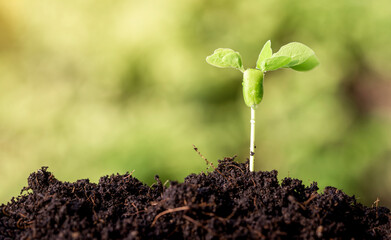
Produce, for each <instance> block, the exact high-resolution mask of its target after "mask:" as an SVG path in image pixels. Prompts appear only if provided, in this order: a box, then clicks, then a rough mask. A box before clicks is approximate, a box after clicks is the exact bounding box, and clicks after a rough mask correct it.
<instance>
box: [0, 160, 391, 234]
mask: <svg viewBox="0 0 391 240" xmlns="http://www.w3.org/2000/svg"><path fill="white" fill-rule="evenodd" d="M22 192H24V194H22V195H20V196H19V197H17V198H13V199H12V200H11V201H10V202H9V203H8V204H6V205H1V206H0V239H1V240H2V239H390V238H391V220H390V218H391V215H390V210H389V209H387V208H384V207H371V208H369V207H365V206H363V205H361V204H360V203H357V202H356V199H355V198H354V197H351V196H348V195H346V194H345V193H343V192H342V191H340V190H338V189H336V188H333V187H327V188H325V189H324V191H323V193H321V194H320V193H318V187H317V184H316V183H313V184H311V185H310V186H309V187H306V186H304V185H303V184H302V181H300V180H298V179H292V178H285V179H283V180H282V181H281V183H279V181H278V180H277V171H271V172H250V171H248V165H247V163H237V162H235V161H234V159H233V158H226V159H224V160H222V161H219V165H218V167H217V168H216V169H215V170H214V171H213V172H210V173H207V174H206V173H201V174H191V175H189V176H188V177H186V178H185V181H184V183H178V182H171V184H170V186H169V187H165V186H163V184H162V183H161V181H160V180H159V177H158V176H156V183H155V184H153V186H151V187H148V186H146V185H145V184H143V183H141V182H140V181H139V180H137V179H136V178H134V177H132V176H131V174H129V173H127V174H125V175H118V174H117V175H111V176H105V177H102V178H101V179H100V180H99V183H98V184H95V183H90V182H89V180H88V179H84V180H79V181H77V182H75V183H69V182H61V181H59V180H57V179H56V178H55V177H54V176H53V174H52V173H50V172H48V171H47V168H46V167H43V168H42V169H40V170H38V171H37V172H35V173H32V174H31V175H30V177H29V178H28V187H26V188H24V189H23V190H22Z"/></svg>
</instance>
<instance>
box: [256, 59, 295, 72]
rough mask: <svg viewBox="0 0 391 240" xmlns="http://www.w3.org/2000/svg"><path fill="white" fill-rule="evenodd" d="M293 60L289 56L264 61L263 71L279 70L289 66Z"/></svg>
mask: <svg viewBox="0 0 391 240" xmlns="http://www.w3.org/2000/svg"><path fill="white" fill-rule="evenodd" d="M291 60H292V59H291V58H290V57H287V56H278V57H271V58H268V59H266V60H265V61H264V63H263V66H262V68H261V69H262V71H263V72H267V71H274V70H277V69H279V68H283V67H285V66H286V65H287V64H289V63H290V62H291Z"/></svg>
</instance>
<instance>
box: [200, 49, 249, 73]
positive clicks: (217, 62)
mask: <svg viewBox="0 0 391 240" xmlns="http://www.w3.org/2000/svg"><path fill="white" fill-rule="evenodd" d="M206 61H207V62H208V63H209V64H210V65H213V66H216V67H220V68H228V67H231V68H236V69H239V70H241V71H244V69H243V64H242V57H241V56H240V54H239V53H238V52H235V51H234V50H232V49H229V48H218V49H216V50H215V51H214V52H213V54H212V55H210V56H208V57H207V58H206Z"/></svg>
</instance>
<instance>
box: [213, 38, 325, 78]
mask: <svg viewBox="0 0 391 240" xmlns="http://www.w3.org/2000/svg"><path fill="white" fill-rule="evenodd" d="M206 61H207V62H208V63H209V64H211V65H213V66H216V67H220V68H227V67H231V68H236V69H238V70H240V71H242V72H243V71H244V68H243V63H242V57H241V56H240V54H239V53H238V52H235V51H234V50H232V49H229V48H219V49H216V50H215V51H214V53H213V54H212V55H210V56H208V57H207V58H206ZM318 64H319V61H318V59H317V57H316V56H315V53H314V51H313V50H312V49H311V48H309V47H307V46H306V45H304V44H302V43H298V42H292V43H288V44H287V45H284V46H282V47H281V48H280V50H279V51H278V52H276V53H275V54H273V51H272V48H271V42H270V40H269V41H267V42H266V43H265V45H264V46H263V48H262V50H261V53H260V54H259V57H258V60H257V64H256V67H257V68H258V69H259V70H261V71H262V72H268V71H274V70H277V69H279V68H291V69H293V70H296V71H308V70H311V69H313V68H314V67H316V66H317V65H318Z"/></svg>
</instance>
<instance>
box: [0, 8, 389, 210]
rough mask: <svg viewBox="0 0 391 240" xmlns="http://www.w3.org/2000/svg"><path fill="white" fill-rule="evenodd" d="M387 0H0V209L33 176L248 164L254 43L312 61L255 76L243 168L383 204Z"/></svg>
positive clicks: (145, 174)
mask: <svg viewBox="0 0 391 240" xmlns="http://www.w3.org/2000/svg"><path fill="white" fill-rule="evenodd" d="M390 26H391V3H390V2H389V1H386V0H378V1H357V0H344V1H340V0H338V1H336V0H331V1H328V2H321V1H304V0H298V1H288V0H273V1H272V0H263V1H259V0H257V1H256V0H245V1H234V0H228V1H227V0H225V1H222V0H217V1H206V0H198V1H195V0H190V1H174V0H166V1H157V0H145V1H125V0H117V1H91V0H86V1H51V0H50V1H49V0H41V1H27V0H20V1H5V0H4V1H3V0H0V202H7V201H9V200H10V198H11V197H12V196H16V195H17V194H18V193H19V191H20V189H21V188H22V186H24V185H26V179H27V177H28V175H29V173H31V172H33V171H35V170H37V169H38V168H40V167H41V166H49V170H50V171H52V172H54V174H55V176H56V177H57V178H59V179H60V180H64V181H74V180H76V179H80V178H90V179H91V180H92V181H97V180H98V179H99V177H100V176H102V175H106V174H111V173H116V172H120V173H124V172H126V171H132V170H135V172H134V175H135V176H136V177H138V178H139V179H141V180H142V181H144V182H146V183H148V184H151V183H152V182H153V181H154V180H153V177H154V175H155V174H158V175H160V176H161V177H162V178H163V179H172V180H180V181H181V180H182V179H183V177H185V176H186V175H188V174H189V173H193V172H196V173H197V172H200V171H205V167H206V166H205V163H204V161H203V160H202V159H201V158H200V157H199V156H198V155H197V154H196V153H195V152H194V150H193V148H192V144H195V145H196V146H197V147H198V148H199V149H200V151H201V152H202V154H203V155H204V156H205V157H207V158H208V159H210V160H212V161H214V162H217V159H222V158H223V157H226V156H233V155H235V154H237V155H238V157H237V160H238V161H244V160H245V159H246V158H247V157H248V144H249V115H250V110H249V108H248V107H246V106H245V104H244V102H243V98H242V93H241V91H242V89H241V74H240V72H237V71H235V70H226V69H224V70H221V69H217V68H214V67H211V66H210V65H208V64H207V63H206V62H205V57H206V56H207V55H210V54H211V53H212V52H213V50H214V49H216V48H219V47H228V48H232V49H234V50H236V51H239V52H240V53H241V55H242V57H243V60H244V65H245V66H246V67H254V66H253V65H254V64H255V62H256V59H257V57H258V54H259V51H260V50H261V47H262V45H263V44H264V43H265V41H266V40H269V39H271V40H272V47H273V49H274V50H275V51H277V50H278V49H279V47H280V46H282V45H283V44H286V43H288V42H291V41H299V42H303V43H305V44H306V45H308V46H309V47H311V48H312V49H314V51H315V52H316V54H317V56H318V57H319V59H320V61H321V65H320V66H319V67H317V68H316V69H315V70H313V71H310V72H307V73H300V72H295V71H292V70H280V71H278V72H275V73H273V72H272V73H268V74H267V76H266V77H265V86H264V87H265V94H264V100H263V102H262V103H261V104H260V106H259V108H258V110H257V113H256V114H257V116H256V118H257V126H256V127H257V129H256V145H257V155H256V169H257V170H271V169H277V170H278V171H279V173H280V177H283V176H288V175H289V176H292V177H297V178H301V179H303V180H304V182H305V183H307V184H308V183H310V182H312V181H318V182H319V184H320V186H321V187H324V186H327V185H332V186H335V187H338V188H341V189H343V190H344V191H346V192H347V193H349V194H355V195H356V196H357V197H358V198H359V201H361V202H363V203H365V204H367V205H371V204H372V202H373V201H374V200H375V199H376V197H379V198H380V200H381V202H380V204H381V205H386V206H388V207H390V206H391V163H390V158H391V144H390V143H391V82H390V78H391V70H390V69H391V48H390V47H389V46H390V45H389V43H390V42H391V31H390Z"/></svg>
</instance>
